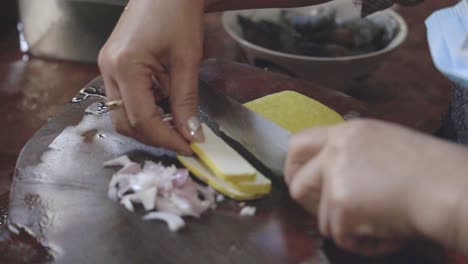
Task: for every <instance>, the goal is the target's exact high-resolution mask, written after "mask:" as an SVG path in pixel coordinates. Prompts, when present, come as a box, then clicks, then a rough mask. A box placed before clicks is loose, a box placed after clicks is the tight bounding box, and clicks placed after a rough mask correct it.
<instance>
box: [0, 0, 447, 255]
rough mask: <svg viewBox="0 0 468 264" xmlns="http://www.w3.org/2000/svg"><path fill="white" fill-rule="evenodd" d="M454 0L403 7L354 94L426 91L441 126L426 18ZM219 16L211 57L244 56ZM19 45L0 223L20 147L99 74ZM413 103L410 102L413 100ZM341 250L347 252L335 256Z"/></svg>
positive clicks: (0, 106) (8, 66)
mask: <svg viewBox="0 0 468 264" xmlns="http://www.w3.org/2000/svg"><path fill="white" fill-rule="evenodd" d="M452 2H453V1H452ZM449 4H450V3H436V2H427V3H425V4H424V5H423V6H422V7H420V8H419V9H415V8H409V9H405V10H400V12H401V13H402V14H403V16H404V17H405V19H406V20H407V21H408V23H409V26H410V35H409V38H408V40H407V41H406V43H405V44H404V45H403V46H402V48H401V49H400V50H399V51H398V52H396V53H395V54H394V55H393V56H392V57H391V58H390V59H389V60H388V61H387V62H386V63H385V64H384V65H383V66H382V67H381V68H380V69H379V70H378V72H377V73H376V74H375V75H374V76H373V77H372V78H371V79H370V80H369V81H367V82H366V83H364V84H362V85H358V86H356V87H353V88H352V89H351V92H350V94H351V95H352V96H354V97H355V98H357V99H359V100H362V101H365V102H366V103H368V104H372V105H374V106H375V107H376V109H378V108H379V107H380V108H382V107H385V111H392V109H393V111H401V113H405V112H406V111H412V109H411V108H406V109H401V108H399V106H400V105H398V104H396V103H395V102H394V103H393V104H394V105H392V104H390V105H388V104H387V105H385V104H381V103H382V102H384V101H386V100H388V98H397V97H398V96H400V95H401V93H402V92H403V93H405V94H406V95H407V96H406V100H407V101H408V102H409V103H411V102H412V101H415V100H416V101H417V98H419V97H420V96H424V97H425V103H424V105H423V106H424V107H425V108H426V109H424V108H423V109H420V107H418V105H416V108H414V110H415V111H422V112H427V111H429V112H431V113H433V115H434V116H433V118H432V119H431V120H432V122H429V123H428V124H427V125H424V126H421V127H420V128H421V130H425V131H428V132H429V131H433V130H434V129H436V128H437V127H438V126H440V124H441V121H442V117H443V116H444V114H445V112H446V110H447V107H448V103H449V83H448V82H447V81H446V80H445V79H444V78H443V77H442V76H441V75H440V74H439V73H438V72H437V71H436V70H435V69H434V67H433V65H432V63H431V60H430V56H429V54H428V50H427V45H426V42H425V31H424V27H423V25H422V21H423V19H424V18H425V17H426V16H427V15H428V14H429V13H430V12H431V11H432V10H434V9H437V8H440V7H442V6H447V5H449ZM217 20H218V17H217V16H210V17H208V18H207V27H206V36H207V41H206V45H205V46H206V48H205V50H206V52H205V54H206V57H222V58H226V59H236V60H239V59H240V58H241V57H240V56H239V53H238V50H237V49H236V47H235V46H234V45H233V43H232V41H230V40H229V39H228V38H226V35H225V34H224V33H223V32H222V30H221V28H220V25H219V23H218V22H217ZM220 43H222V45H219V44H220ZM17 47H18V43H17V35H16V34H15V33H10V34H7V35H3V36H0V119H1V122H2V123H1V124H2V126H1V127H2V128H1V129H0V146H2V148H1V149H0V214H1V215H0V226H1V225H2V224H3V222H4V218H5V216H6V214H5V209H4V208H6V206H7V197H8V191H9V186H10V182H11V177H12V175H13V171H14V165H15V162H16V159H17V157H18V154H19V152H20V151H21V148H22V147H23V145H24V144H25V143H26V141H27V140H28V139H29V138H31V136H32V135H33V134H34V133H35V132H36V131H37V130H38V129H39V128H40V127H41V126H42V125H43V124H45V123H46V122H47V120H48V119H49V118H50V117H51V116H53V115H55V114H56V113H57V112H58V110H59V109H61V107H62V106H63V105H64V104H65V103H66V102H68V101H69V100H70V98H72V97H73V95H75V94H76V93H77V91H78V90H79V89H80V88H81V87H83V86H84V85H85V84H86V83H87V82H88V81H90V80H91V79H93V78H94V77H95V76H96V75H98V69H97V67H96V66H95V65H85V64H76V63H70V62H57V61H47V60H41V59H27V58H24V57H22V55H21V54H20V52H19V50H18V48H17ZM421 91H426V92H427V93H426V94H424V93H422V92H421ZM386 102H388V101H386ZM408 102H407V104H405V106H406V107H408V106H410V105H411V104H408ZM427 102H429V104H428V103H427ZM431 106H432V107H431ZM393 121H398V120H393ZM403 123H404V122H403ZM406 125H415V124H406ZM0 250H1V247H0ZM291 250H294V249H291ZM334 250H336V249H332V250H331V251H334ZM340 254H344V253H342V252H337V253H336V254H335V255H336V256H340ZM379 263H380V262H379Z"/></svg>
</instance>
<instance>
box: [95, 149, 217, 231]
mask: <svg viewBox="0 0 468 264" xmlns="http://www.w3.org/2000/svg"><path fill="white" fill-rule="evenodd" d="M104 165H105V166H122V168H121V169H120V170H119V171H117V172H116V173H115V174H114V175H113V176H112V179H111V180H110V182H109V190H108V196H109V198H111V199H112V200H115V201H118V200H119V201H120V203H121V204H122V205H123V206H124V207H125V208H126V209H127V210H129V211H131V212H133V211H134V204H142V205H143V208H144V209H145V210H146V211H152V210H154V209H156V210H158V212H152V213H149V214H147V215H146V216H145V218H144V219H145V220H150V219H159V220H163V221H166V222H167V223H168V225H169V229H170V230H173V231H176V230H178V229H180V228H181V227H183V226H184V222H183V219H182V218H181V217H182V216H193V217H199V216H200V215H201V214H202V213H204V212H205V211H207V210H208V209H210V208H215V207H216V203H215V195H216V192H215V191H214V190H213V189H211V188H210V187H204V186H201V185H199V184H197V183H196V182H194V181H193V180H192V179H191V178H190V176H189V172H188V170H186V169H178V168H176V167H175V166H169V167H166V166H163V165H162V164H161V163H155V162H152V161H146V162H145V163H144V164H143V167H141V166H140V165H139V164H138V163H135V162H133V161H131V160H130V159H129V158H128V157H127V156H122V157H119V158H116V159H114V160H111V161H108V162H106V163H104Z"/></svg>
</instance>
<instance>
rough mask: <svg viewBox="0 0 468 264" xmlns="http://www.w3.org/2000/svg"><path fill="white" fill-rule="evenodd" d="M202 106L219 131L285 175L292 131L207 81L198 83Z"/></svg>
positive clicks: (270, 167)
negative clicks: (225, 93) (284, 169)
mask: <svg viewBox="0 0 468 264" xmlns="http://www.w3.org/2000/svg"><path fill="white" fill-rule="evenodd" d="M199 100H200V102H199V103H200V109H201V111H202V112H203V113H205V114H207V115H208V116H209V118H210V119H212V120H213V121H215V122H216V123H217V125H219V130H220V132H222V133H224V134H225V135H226V136H228V137H229V138H231V139H233V140H235V141H237V142H238V143H240V144H241V145H242V146H243V147H244V148H245V149H246V150H247V151H248V152H250V154H252V155H253V156H254V157H255V158H256V159H257V160H258V161H260V162H261V163H263V165H264V166H265V167H267V168H268V169H270V170H271V172H272V173H273V174H274V175H275V176H277V177H281V178H282V176H283V167H284V162H285V160H286V154H287V147H288V142H289V138H290V136H291V134H290V133H289V131H287V130H285V129H284V128H282V127H280V126H278V125H277V124H275V123H273V122H272V121H270V120H268V119H266V118H264V117H262V116H261V115H259V114H257V113H255V112H254V111H251V110H250V109H248V108H247V107H245V106H243V105H242V104H241V103H239V102H237V101H235V100H234V99H232V98H229V97H228V96H225V95H224V94H222V93H221V92H220V91H217V90H216V89H214V88H213V87H210V86H209V85H208V84H206V83H204V82H200V85H199Z"/></svg>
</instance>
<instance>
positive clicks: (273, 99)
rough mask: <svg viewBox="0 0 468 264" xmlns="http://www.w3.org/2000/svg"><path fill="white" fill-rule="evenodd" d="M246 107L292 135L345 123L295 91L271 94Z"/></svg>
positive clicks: (330, 111)
mask: <svg viewBox="0 0 468 264" xmlns="http://www.w3.org/2000/svg"><path fill="white" fill-rule="evenodd" d="M244 106H245V107H247V108H249V109H250V110H252V111H254V112H256V113H258V114H259V115H261V116H263V117H265V118H266V119H269V120H271V121H273V122H275V123H276V124H278V125H279V126H281V127H283V128H284V129H286V130H288V131H289V132H291V133H297V132H299V131H301V130H303V129H305V128H311V127H315V126H323V125H334V124H337V123H340V122H343V117H342V116H341V115H340V114H338V113H337V112H335V111H334V110H333V109H331V108H329V107H328V106H326V105H324V104H322V103H320V102H318V101H316V100H314V99H312V98H309V97H307V96H305V95H303V94H300V93H297V92H293V91H283V92H279V93H274V94H270V95H267V96H264V97H261V98H258V99H256V100H253V101H250V102H248V103H245V104H244Z"/></svg>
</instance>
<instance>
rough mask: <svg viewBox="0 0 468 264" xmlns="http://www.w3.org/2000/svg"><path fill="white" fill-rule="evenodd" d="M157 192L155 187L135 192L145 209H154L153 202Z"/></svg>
mask: <svg viewBox="0 0 468 264" xmlns="http://www.w3.org/2000/svg"><path fill="white" fill-rule="evenodd" d="M157 193H158V189H156V187H153V188H150V189H146V190H141V191H139V192H137V193H136V195H137V196H138V198H140V201H141V203H142V204H143V207H144V208H145V210H146V211H151V210H153V209H154V206H155V205H154V204H155V200H156V194H157Z"/></svg>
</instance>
